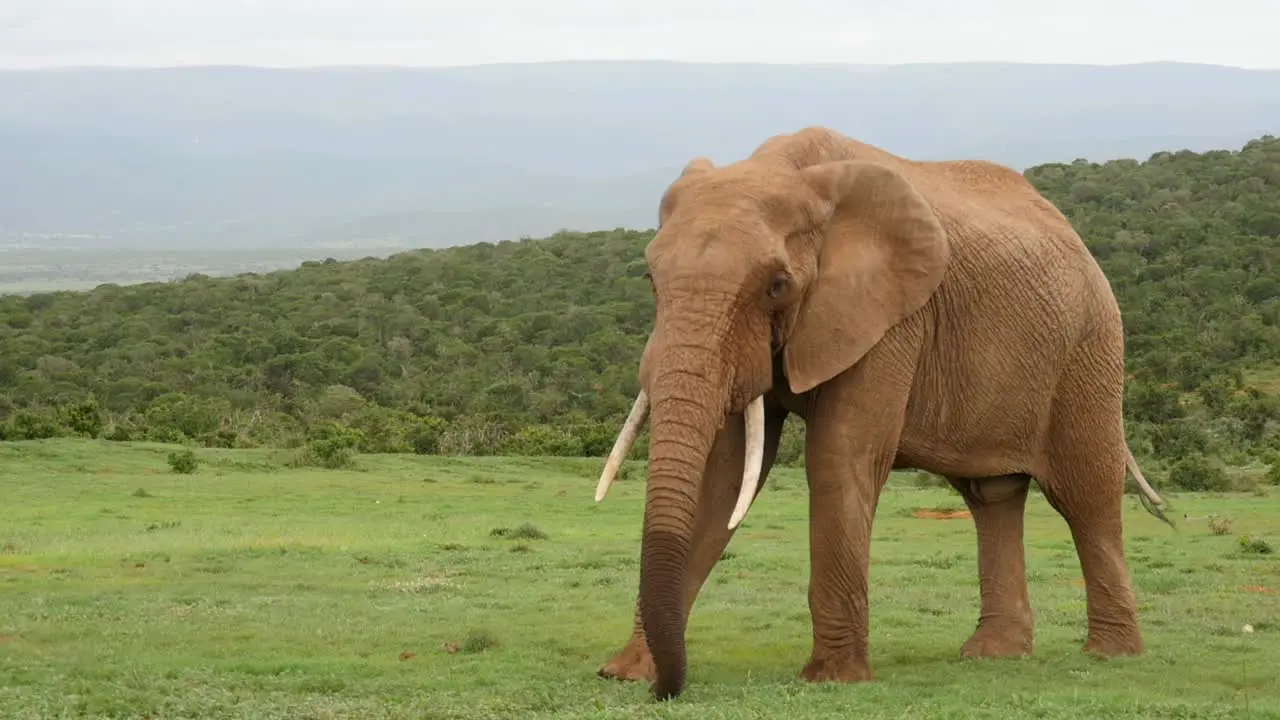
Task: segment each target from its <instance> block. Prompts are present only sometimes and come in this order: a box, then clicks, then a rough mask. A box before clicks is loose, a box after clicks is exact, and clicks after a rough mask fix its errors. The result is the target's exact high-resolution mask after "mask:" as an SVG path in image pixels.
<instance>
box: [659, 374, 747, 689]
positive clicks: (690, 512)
mask: <svg viewBox="0 0 1280 720" xmlns="http://www.w3.org/2000/svg"><path fill="white" fill-rule="evenodd" d="M698 376H702V377H701V379H696V380H695V378H697V377H698ZM691 382H692V383H693V384H694V385H696V387H689V384H690V383H691ZM677 386H683V387H677ZM727 397H728V393H727V391H726V390H725V389H724V388H722V387H717V385H716V383H714V382H711V381H710V380H709V379H707V376H706V375H703V374H702V373H697V372H695V373H690V372H689V371H687V370H685V369H680V370H674V371H673V370H665V372H664V373H663V374H662V375H661V376H660V377H659V378H657V379H656V382H655V383H654V385H653V394H652V405H651V415H650V436H649V437H650V441H649V481H648V488H647V490H646V496H645V511H644V534H643V539H642V540H641V549H640V619H641V621H642V623H643V624H644V633H645V638H646V639H647V640H648V644H649V651H650V652H651V653H652V655H653V664H654V668H655V670H656V674H657V679H656V681H655V683H654V685H653V694H654V696H655V697H656V698H657V699H659V700H665V699H669V698H673V697H676V696H678V695H679V694H680V693H681V692H682V691H683V690H684V685H685V668H686V665H685V644H684V632H685V625H686V622H687V620H688V618H687V617H686V611H685V607H684V595H685V593H684V586H685V576H686V572H687V568H688V563H689V554H690V545H691V543H692V541H693V525H694V515H695V510H696V506H697V502H698V496H699V491H700V488H701V483H702V477H703V472H704V469H705V467H706V462H707V456H708V455H709V454H710V452H711V446H712V443H713V441H714V437H715V433H716V431H717V430H718V429H719V427H720V426H721V424H722V423H723V421H724V416H725V412H724V407H725V403H726V401H727Z"/></svg>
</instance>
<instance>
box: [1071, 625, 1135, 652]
mask: <svg viewBox="0 0 1280 720" xmlns="http://www.w3.org/2000/svg"><path fill="white" fill-rule="evenodd" d="M1142 651H1143V644H1142V633H1141V632H1139V631H1138V628H1137V626H1136V625H1135V626H1133V627H1114V628H1107V629H1105V630H1103V629H1094V628H1090V630H1089V639H1088V641H1086V642H1085V644H1084V652H1086V653H1089V654H1090V655H1095V656H1098V657H1104V658H1108V657H1119V656H1123V655H1141V654H1142Z"/></svg>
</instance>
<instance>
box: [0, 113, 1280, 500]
mask: <svg viewBox="0 0 1280 720" xmlns="http://www.w3.org/2000/svg"><path fill="white" fill-rule="evenodd" d="M1025 174H1026V176H1027V178H1028V179H1029V180H1030V181H1031V182H1032V183H1034V184H1035V185H1036V187H1038V188H1039V189H1040V190H1041V192H1043V193H1044V194H1045V195H1046V197H1048V198H1049V199H1050V200H1051V201H1052V202H1054V204H1056V205H1057V206H1058V207H1059V208H1060V209H1062V211H1063V212H1064V213H1065V214H1066V216H1067V217H1068V218H1069V219H1070V220H1071V222H1072V223H1073V225H1074V226H1075V228H1076V229H1077V230H1078V231H1079V232H1080V234H1081V235H1082V236H1083V237H1084V239H1085V242H1086V243H1087V245H1088V246H1089V248H1090V250H1091V251H1092V253H1093V254H1094V256H1095V257H1096V258H1097V259H1098V261H1099V263H1100V264H1101V266H1102V268H1103V270H1104V271H1105V273H1106V275H1107V277H1108V278H1109V279H1110V282H1111V284H1112V286H1113V288H1114V290H1115V292H1116V296H1117V298H1118V300H1119V303H1120V306H1121V309H1122V311H1123V315H1124V321H1125V332H1126V344H1127V363H1128V368H1129V373H1130V380H1129V382H1128V385H1127V390H1126V407H1125V413H1126V416H1127V419H1128V428H1129V435H1130V439H1131V443H1132V444H1133V447H1134V450H1135V452H1136V453H1138V454H1139V455H1141V456H1143V457H1144V458H1145V459H1148V460H1149V461H1154V462H1155V463H1157V465H1161V466H1163V467H1165V468H1166V469H1168V470H1169V472H1173V470H1174V466H1175V465H1176V464H1177V463H1182V466H1183V469H1184V470H1185V468H1186V467H1191V466H1192V465H1194V466H1195V469H1196V471H1197V472H1198V473H1200V475H1201V476H1205V475H1204V473H1206V472H1208V473H1209V474H1210V475H1211V476H1213V477H1215V478H1218V479H1217V480H1211V481H1203V482H1204V483H1209V484H1212V483H1214V482H1220V480H1221V477H1223V476H1222V475H1221V466H1224V465H1225V466H1237V467H1238V466H1245V465H1249V464H1250V463H1253V464H1257V463H1259V462H1269V463H1271V464H1272V465H1273V466H1277V467H1280V427H1278V426H1280V395H1278V393H1277V391H1280V140H1278V139H1276V138H1273V137H1270V136H1266V137H1262V138H1259V139H1257V140H1254V141H1252V142H1250V143H1248V144H1246V145H1245V146H1244V147H1243V148H1241V149H1240V150H1237V151H1225V150H1222V151H1212V152H1204V153H1194V152H1189V151H1183V152H1162V153H1157V154H1156V155H1153V156H1152V157H1151V158H1149V159H1148V160H1146V161H1145V162H1139V161H1136V160H1115V161H1110V162H1106V163H1092V162H1086V161H1080V160H1078V161H1075V162H1070V163H1051V164H1045V165H1040V166H1037V167H1034V168H1031V169H1029V170H1027V171H1026V173H1025ZM651 237H652V231H640V230H628V229H615V230H610V231H599V232H590V233H573V232H562V233H558V234H556V235H553V236H552V237H549V238H544V239H537V240H534V239H528V238H525V239H520V240H513V241H508V242H501V243H480V244H476V245H469V246H463V247H455V248H447V249H441V250H421V251H413V252H405V253H400V254H397V255H394V256H392V257H389V258H385V259H376V258H366V259H364V260H359V261H351V262H336V261H333V260H327V261H322V262H319V261H317V262H306V263H303V264H302V265H301V266H300V267H298V268H297V269H294V270H287V271H279V272H273V273H266V274H256V273H248V274H242V275H237V276H234V277H222V278H211V277H206V276H202V275H192V276H188V277H186V278H184V279H182V280H180V281H175V282H171V283H146V284H140V285H128V286H120V285H103V286H100V287H98V288H96V289H94V290H92V291H88V292H53V293H43V294H36V295H30V296H26V297H22V296H0V440H5V439H8V440H16V439H31V438H46V437H56V436H68V435H78V436H87V437H103V438H107V439H112V440H152V441H165V442H186V443H196V444H202V445H206V446H220V447H251V446H274V447H301V446H304V445H307V444H308V443H329V444H330V445H336V446H342V447H348V448H350V449H351V450H352V451H356V450H358V451H361V452H373V453H376V452H416V453H428V454H525V455H538V454H552V455H595V456H599V455H603V454H605V453H607V452H608V449H609V447H610V445H611V444H612V442H613V438H614V436H615V434H616V432H617V429H618V427H619V425H620V423H621V421H622V419H623V418H624V417H625V415H626V412H627V410H628V408H629V406H630V403H631V400H632V399H633V398H634V396H635V393H636V391H637V389H638V388H637V383H636V377H635V368H636V363H637V362H638V359H639V355H640V352H641V350H642V348H643V345H644V342H645V338H646V336H647V334H648V332H649V329H650V325H651V322H652V317H653V301H652V297H651V296H650V293H649V290H648V286H647V284H646V281H645V280H644V277H643V273H644V262H643V249H644V246H645V244H646V243H647V242H648V241H649V239H650V238H651ZM801 433H802V426H801V425H800V424H799V423H798V422H796V423H789V424H788V430H787V434H786V439H785V442H784V448H783V452H782V459H783V460H784V461H786V462H798V461H799V455H800V447H801V442H802V441H801V439H800V438H801ZM644 451H645V444H644V442H643V438H642V441H641V442H640V443H639V444H638V445H637V448H636V450H635V451H634V456H635V457H642V456H643V453H644ZM1205 468H1208V470H1205ZM1277 473H1280V470H1277ZM1205 477H1208V476H1205ZM1188 482H1191V481H1188ZM1195 482H1200V481H1195ZM1202 484H1203V483H1202Z"/></svg>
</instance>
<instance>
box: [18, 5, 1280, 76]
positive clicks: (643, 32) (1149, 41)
mask: <svg viewBox="0 0 1280 720" xmlns="http://www.w3.org/2000/svg"><path fill="white" fill-rule="evenodd" d="M890 7H892V9H888V8H890ZM1276 28H1280V0H1065V1H1064V0H1053V1H1048V0H894V1H892V2H890V1H888V0H843V1H842V0H257V1H255V0H0V67H8V68H15V67H21V68H30V67H48V66H56V65H153V66H154V65H191V64H252V65H273V66H297V65H354V64H376V65H469V64H475V63H489V62H527V61H540V60H565V59H606V58H607V59H638V58H661V59H676V60H693V61H753V62H783V63H792V62H855V63H903V62H950V61H974V60H1007V61H1023V62H1072V63H1103V64H1112V63H1129V62H1143V61H1153V60H1178V61H1188V62H1208V63H1217V64H1223V65H1235V66H1240V67H1267V68H1280V42H1276V40H1275V38H1276V35H1277V30H1276Z"/></svg>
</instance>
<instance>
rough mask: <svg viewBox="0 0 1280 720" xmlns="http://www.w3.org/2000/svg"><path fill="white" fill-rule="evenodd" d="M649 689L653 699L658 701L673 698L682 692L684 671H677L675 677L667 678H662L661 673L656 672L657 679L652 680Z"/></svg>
mask: <svg viewBox="0 0 1280 720" xmlns="http://www.w3.org/2000/svg"><path fill="white" fill-rule="evenodd" d="M650 690H652V691H653V699H654V700H657V701H658V702H666V701H668V700H675V699H676V698H678V697H680V694H681V693H683V692H684V673H683V672H681V673H677V674H676V677H667V678H664V677H663V676H662V673H658V679H657V680H655V681H654V683H653V685H652V686H651V687H650Z"/></svg>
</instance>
